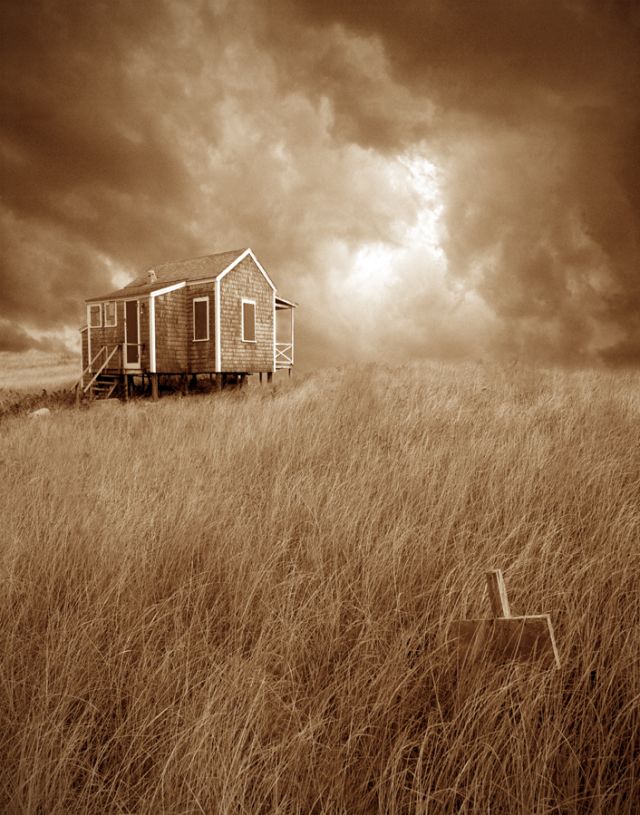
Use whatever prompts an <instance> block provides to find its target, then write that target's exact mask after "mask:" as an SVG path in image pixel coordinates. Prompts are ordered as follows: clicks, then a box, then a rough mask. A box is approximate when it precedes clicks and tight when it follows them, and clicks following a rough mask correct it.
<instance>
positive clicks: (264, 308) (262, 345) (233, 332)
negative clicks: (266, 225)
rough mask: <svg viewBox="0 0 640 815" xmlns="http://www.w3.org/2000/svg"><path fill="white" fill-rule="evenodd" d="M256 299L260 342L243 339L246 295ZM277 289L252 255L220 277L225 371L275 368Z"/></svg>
mask: <svg viewBox="0 0 640 815" xmlns="http://www.w3.org/2000/svg"><path fill="white" fill-rule="evenodd" d="M243 297H244V298H247V299H249V300H255V301H256V342H243V340H242V316H241V315H242V298H243ZM274 328H275V326H274V311H273V289H272V288H271V286H270V285H269V283H268V282H267V281H266V280H265V277H264V275H263V274H262V272H261V271H260V269H258V267H257V266H256V264H255V263H254V261H253V259H252V258H251V257H246V258H245V259H244V260H242V261H241V262H240V263H239V264H238V265H237V266H236V267H235V268H233V269H232V270H231V271H230V272H229V273H228V274H227V275H225V276H224V277H223V278H222V280H221V281H220V340H221V342H220V344H221V347H222V358H221V362H222V371H224V372H234V371H235V372H245V373H253V372H257V371H272V370H273V341H274V335H273V332H274Z"/></svg>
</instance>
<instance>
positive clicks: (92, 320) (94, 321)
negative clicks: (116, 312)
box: [89, 303, 102, 328]
mask: <svg viewBox="0 0 640 815" xmlns="http://www.w3.org/2000/svg"><path fill="white" fill-rule="evenodd" d="M89 325H90V326H91V328H102V306H101V305H100V303H96V304H95V305H93V306H89Z"/></svg>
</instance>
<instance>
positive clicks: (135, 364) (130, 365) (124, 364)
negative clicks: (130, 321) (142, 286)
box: [122, 297, 142, 369]
mask: <svg viewBox="0 0 640 815" xmlns="http://www.w3.org/2000/svg"><path fill="white" fill-rule="evenodd" d="M127 303H136V313H137V318H138V358H137V360H136V361H135V362H129V353H128V347H129V343H128V342H127ZM131 345H133V343H131ZM122 367H123V368H128V369H131V368H142V344H141V342H140V300H138V298H137V297H130V298H129V299H128V300H125V301H124V353H123V355H122Z"/></svg>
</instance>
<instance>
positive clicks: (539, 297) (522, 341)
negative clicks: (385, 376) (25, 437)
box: [0, 0, 640, 365]
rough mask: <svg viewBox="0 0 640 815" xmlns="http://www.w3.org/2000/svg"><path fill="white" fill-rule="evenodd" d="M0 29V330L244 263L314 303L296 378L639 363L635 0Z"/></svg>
mask: <svg viewBox="0 0 640 815" xmlns="http://www.w3.org/2000/svg"><path fill="white" fill-rule="evenodd" d="M2 16H3V27H4V31H5V40H6V43H7V47H6V49H5V51H4V53H3V62H4V65H3V70H2V73H1V75H0V83H1V84H0V88H1V99H2V102H1V104H2V108H1V112H2V117H1V125H0V154H1V156H2V161H3V193H2V200H1V202H0V231H1V235H2V240H3V246H4V247H6V249H5V250H4V251H3V253H2V262H1V266H0V291H1V292H2V304H1V308H2V311H1V316H2V317H3V318H4V320H5V322H4V323H3V325H4V326H5V329H6V328H7V326H14V327H16V326H23V327H27V328H28V329H29V330H33V333H34V334H35V335H36V336H39V333H38V331H46V330H60V329H62V328H64V327H65V326H69V325H73V324H74V323H76V322H79V320H80V314H81V303H82V301H83V300H84V298H85V297H87V296H89V295H91V294H95V293H98V292H99V291H100V290H101V289H109V288H111V287H112V278H113V277H114V276H115V280H116V282H121V281H122V280H123V279H124V278H125V277H126V275H127V274H133V273H135V272H136V271H139V270H141V269H144V268H147V267H149V266H152V265H154V264H155V263H158V262H163V261H167V260H174V259H178V258H181V257H187V256H189V255H196V254H203V253H206V252H210V251H220V250H224V249H228V248H229V247H231V246H235V245H251V246H252V247H253V248H254V250H255V251H256V252H257V253H258V255H259V256H260V258H261V259H262V260H263V262H264V263H265V265H267V267H268V268H269V270H270V271H271V272H272V273H273V276H274V278H275V279H276V281H277V282H278V284H279V286H280V288H281V289H282V291H283V292H284V293H285V295H286V296H290V297H293V298H294V299H297V300H299V301H301V302H302V304H303V309H302V310H301V311H300V314H299V320H298V325H297V329H298V330H297V337H298V340H299V354H298V359H299V360H301V361H303V360H304V358H305V356H306V358H307V360H308V364H314V365H315V364H320V363H322V362H327V363H331V362H333V361H336V362H342V361H345V360H347V359H350V358H380V357H385V358H394V359H395V358H398V359H402V358H404V357H406V356H412V357H419V356H441V357H448V358H451V357H464V356H479V355H483V356H486V355H487V354H488V353H494V354H499V355H517V356H528V357H537V358H541V359H552V360H560V361H566V362H582V361H589V360H593V359H594V358H597V357H599V356H602V357H604V358H606V359H608V360H609V361H612V362H637V361H638V360H640V323H639V318H638V314H639V313H640V281H639V275H638V268H639V263H638V262H639V260H640V246H639V242H638V234H639V231H638V227H639V226H640V222H639V213H640V167H639V163H638V150H637V144H638V137H639V136H640V106H639V105H638V98H637V93H638V91H637V88H638V87H640V76H639V73H640V56H639V55H640V36H639V27H640V14H639V12H638V7H637V5H636V4H635V3H632V2H628V3H624V2H609V3H606V2H597V3H596V2H595V0H594V2H587V0H583V1H582V2H581V1H580V0H571V2H569V0H566V2H563V1H562V0H539V2H536V3H531V2H524V0H511V1H510V2H506V0H500V1H499V0H493V1H492V2H487V3H459V2H444V0H442V1H441V2H438V0H430V2H420V3H418V2H409V0H407V2H403V3H395V4H383V3H372V2H364V0H353V1H352V2H350V3H338V2H337V1H334V0H325V1H324V2H319V0H313V1H312V0H296V2H295V3H294V2H293V0H291V2H289V0H279V2H276V3H273V4H269V5H267V4H260V3H258V2H250V0H246V1H245V2H226V0H202V2H200V3H194V4H184V3H181V2H178V0H176V2H170V1H169V0H166V2H163V1H162V0H158V1H157V2H139V3H129V2H117V1H116V0H110V2H106V1H105V2H98V1H97V0H96V1H95V2H91V3H86V4H81V3H75V2H71V0H68V2H64V1H63V0H48V1H47V0H39V2H34V3H31V4H28V5H25V4H23V3H18V2H14V3H11V2H5V3H4V4H3V8H2ZM429 162H430V163H429ZM421 167H422V170H421V169H420V168H421ZM425 167H426V168H433V172H432V173H431V170H428V172H427V174H429V173H431V175H430V176H429V178H427V179H426V180H425V178H424V177H423V176H421V173H422V172H423V170H424V168H425ZM15 331H16V332H17V333H16V334H15V336H16V337H20V336H22V337H23V339H22V340H12V339H11V338H10V337H9V334H8V333H7V331H6V330H5V331H4V333H2V334H0V347H1V344H2V342H3V341H5V342H6V343H7V345H11V343H14V344H15V342H18V344H19V342H22V341H25V342H28V336H29V335H28V334H25V333H24V332H23V334H22V335H20V329H19V328H16V329H15ZM5 336H6V337H7V339H6V340H3V337H5ZM25 338H26V339H25Z"/></svg>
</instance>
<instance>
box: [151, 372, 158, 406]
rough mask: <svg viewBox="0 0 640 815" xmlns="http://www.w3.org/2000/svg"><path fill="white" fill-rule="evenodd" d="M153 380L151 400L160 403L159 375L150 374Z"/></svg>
mask: <svg viewBox="0 0 640 815" xmlns="http://www.w3.org/2000/svg"><path fill="white" fill-rule="evenodd" d="M149 377H150V378H151V398H152V399H153V401H154V402H157V401H158V396H159V394H158V390H159V389H158V374H149Z"/></svg>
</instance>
